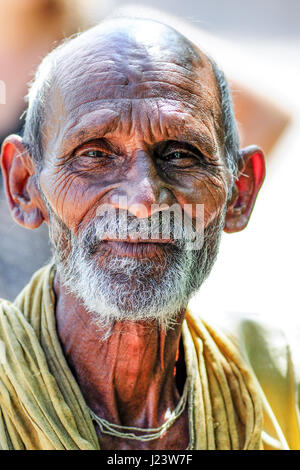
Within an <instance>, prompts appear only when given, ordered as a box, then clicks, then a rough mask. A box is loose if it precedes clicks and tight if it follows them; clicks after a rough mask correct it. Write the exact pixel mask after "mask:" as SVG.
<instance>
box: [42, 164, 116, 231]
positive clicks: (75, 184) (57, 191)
mask: <svg viewBox="0 0 300 470" xmlns="http://www.w3.org/2000/svg"><path fill="white" fill-rule="evenodd" d="M40 184H41V188H42V191H43V192H44V194H45V196H46V198H47V200H48V202H49V204H50V206H51V208H52V210H53V211H54V212H55V214H56V215H57V216H58V217H59V218H60V219H61V220H62V221H63V222H64V224H65V225H66V226H67V227H68V228H69V229H70V230H72V231H73V233H74V234H76V233H77V231H78V229H79V227H80V226H85V225H86V224H87V223H88V222H90V220H91V219H92V218H93V217H94V216H95V214H96V210H97V207H98V205H99V201H100V200H101V198H102V197H103V196H104V195H105V194H106V193H107V191H109V190H110V189H111V187H112V185H111V184H110V183H109V182H108V181H106V180H105V179H103V178H102V180H101V181H99V178H98V179H97V181H92V182H91V181H90V180H88V179H87V178H85V177H83V175H80V174H78V173H76V172H72V173H68V172H66V171H61V172H57V173H56V174H50V172H49V171H47V170H45V171H44V170H43V172H42V174H41V178H40ZM83 221H84V224H83Z"/></svg>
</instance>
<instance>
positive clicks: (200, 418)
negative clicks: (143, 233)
mask: <svg viewBox="0 0 300 470" xmlns="http://www.w3.org/2000/svg"><path fill="white" fill-rule="evenodd" d="M53 277H54V268H53V266H51V265H48V266H46V267H44V268H42V269H41V270H40V271H38V272H37V273H36V274H35V275H34V276H33V278H32V280H31V281H30V283H29V284H28V285H27V286H26V287H25V289H24V290H23V291H22V292H21V293H20V294H19V296H18V297H17V299H16V300H15V301H14V302H13V303H11V302H8V301H5V300H2V301H1V302H0V448H1V449H3V450H4V449H39V450H41V449H58V450H59V449H66V450H69V449H82V450H97V449H100V445H99V441H98V438H97V434H96V431H95V428H94V424H93V422H92V419H91V417H90V414H89V409H88V407H87V404H86V403H85V400H84V398H83V396H82V394H81V391H80V389H79V386H78V385H77V383H76V380H75V378H74V376H73V375H72V372H71V370H70V368H69V366H68V364H67V362H66V359H65V357H64V355H63V351H62V348H61V345H60V342H59V338H58V335H57V331H56V324H55V296H54V291H53V287H52V286H53ZM182 338H183V344H184V354H185V363H186V371H187V379H188V380H189V395H188V415H189V433H190V448H191V449H200V450H201V449H211V450H213V449H224V450H225V449H249V450H250V449H261V448H262V438H261V436H262V429H263V411H262V399H261V392H260V389H259V386H258V385H257V382H256V379H255V377H254V374H253V373H252V372H251V371H250V369H249V367H248V365H246V362H245V361H244V360H243V359H242V358H241V356H240V354H239V352H238V349H237V347H236V346H235V345H234V343H233V342H231V341H230V340H229V339H228V337H227V336H225V335H224V334H222V333H221V332H220V331H217V330H216V329H215V328H212V327H211V326H209V325H208V324H207V323H205V322H204V321H201V320H200V318H199V317H198V316H197V315H196V314H195V313H193V312H191V311H190V310H189V309H188V310H187V314H186V318H185V320H184V322H183V325H182Z"/></svg>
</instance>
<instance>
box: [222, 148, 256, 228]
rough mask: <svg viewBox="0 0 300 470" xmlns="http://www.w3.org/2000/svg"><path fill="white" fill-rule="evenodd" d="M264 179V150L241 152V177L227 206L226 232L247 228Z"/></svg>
mask: <svg viewBox="0 0 300 470" xmlns="http://www.w3.org/2000/svg"><path fill="white" fill-rule="evenodd" d="M264 177H265V161H264V154H263V152H262V150H261V149H260V148H259V147H256V146H254V145H253V146H250V147H246V148H245V149H243V150H241V151H240V163H239V176H238V179H237V180H236V181H235V186H234V189H233V192H232V197H231V199H230V201H229V203H228V205H227V212H226V219H225V227H224V231H225V232H227V233H232V232H239V231H240V230H243V229H244V228H245V227H246V225H247V223H248V221H249V218H250V215H251V212H252V210H253V207H254V203H255V200H256V197H257V194H258V192H259V190H260V188H261V185H262V183H263V180H264Z"/></svg>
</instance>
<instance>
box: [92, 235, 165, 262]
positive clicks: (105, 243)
mask: <svg viewBox="0 0 300 470" xmlns="http://www.w3.org/2000/svg"><path fill="white" fill-rule="evenodd" d="M101 244H102V248H104V249H105V248H106V249H107V250H109V251H110V252H113V253H114V254H115V255H117V256H128V257H132V258H133V257H134V258H138V259H142V258H152V257H157V256H159V257H160V256H162V255H165V254H166V252H167V248H170V245H174V242H173V241H172V240H166V239H162V240H151V241H146V242H145V240H144V241H139V240H138V239H126V240H114V239H106V240H102V242H101Z"/></svg>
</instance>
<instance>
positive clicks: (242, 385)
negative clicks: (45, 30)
mask: <svg viewBox="0 0 300 470" xmlns="http://www.w3.org/2000/svg"><path fill="white" fill-rule="evenodd" d="M2 169H3V174H4V178H5V184H6V192H7V198H8V202H9V206H10V209H11V212H12V216H13V217H14V219H15V220H16V221H17V222H18V223H20V224H21V225H23V226H24V227H27V228H29V229H34V228H36V227H38V226H40V224H42V222H43V221H45V222H46V223H47V224H48V226H49V233H50V237H51V241H52V245H53V252H54V261H53V263H52V264H51V265H49V266H46V267H45V268H43V269H42V270H40V271H39V272H37V273H36V275H35V276H34V277H33V279H32V280H31V282H30V284H29V285H28V286H27V287H26V288H25V289H24V290H23V291H22V292H21V293H20V295H19V296H18V297H17V299H16V300H15V302H14V303H10V302H7V301H2V302H1V304H0V311H1V316H0V363H1V366H0V412H1V414H0V446H1V448H2V449H24V448H25V449H100V448H101V449H153V450H155V449H172V450H174V449H179V450H180V449H262V448H263V446H264V448H272V447H273V448H274V447H275V448H276V446H277V447H280V448H286V447H288V445H292V444H291V443H292V442H294V443H295V442H299V429H298V427H297V426H296V421H293V419H294V418H295V416H296V409H295V411H294V407H293V404H292V403H291V405H290V411H291V415H290V417H289V418H286V421H285V423H287V422H288V423H289V424H290V423H292V425H293V430H294V434H293V439H294V440H292V439H291V441H290V444H288V443H287V436H284V433H283V432H282V429H281V428H280V426H279V424H278V419H279V418H278V417H277V416H274V413H273V412H272V411H271V407H270V405H269V403H268V401H267V399H266V398H265V395H264V394H263V392H262V389H261V387H260V384H259V382H258V381H257V378H256V377H255V373H254V372H255V371H254V370H251V367H250V365H251V364H248V365H247V364H246V359H245V358H244V359H243V358H242V357H241V356H240V354H239V352H238V349H237V348H236V346H235V345H234V343H233V342H232V341H231V339H229V337H228V336H227V335H225V334H223V333H222V332H221V331H219V330H218V329H217V328H215V327H212V326H211V325H208V324H206V323H205V322H203V321H201V320H200V318H199V314H198V312H191V311H190V309H189V308H188V302H189V299H190V298H191V296H192V295H193V294H194V293H195V292H196V291H197V290H198V289H199V287H200V286H201V284H202V282H203V280H204V279H205V278H206V277H207V275H208V274H209V272H210V269H211V267H212V265H213V262H214V260H215V257H216V254H217V250H218V244H219V239H220V234H221V232H222V230H223V229H224V230H226V231H227V232H235V231H238V230H241V229H243V228H244V227H245V225H246V224H247V221H248V219H249V216H250V213H251V210H252V207H253V205H254V201H255V198H256V195H257V193H258V191H259V188H260V186H261V184H262V181H263V178H264V159H263V154H262V151H261V150H260V149H259V148H257V147H255V146H252V147H248V148H246V149H244V150H239V145H238V137H237V132H236V126H235V122H234V118H233V111H232V104H231V99H230V95H229V92H228V87H227V84H226V81H225V79H224V76H223V74H222V73H221V72H220V70H219V69H218V68H217V66H216V65H215V64H214V63H213V62H212V60H210V59H209V58H208V57H206V56H205V54H203V53H202V52H201V51H200V50H199V49H197V48H196V47H195V46H194V45H193V44H191V43H190V42H188V41H187V40H186V39H185V38H184V37H183V36H181V35H180V34H179V33H177V32H176V31H175V30H173V29H172V28H169V27H167V26H165V25H163V24H160V23H156V22H153V21H147V20H133V19H120V20H110V21H107V22H105V23H103V24H101V25H100V26H97V27H95V28H93V29H91V30H89V31H88V32H86V33H84V34H82V35H80V36H78V37H76V38H74V39H72V40H70V41H69V42H67V43H65V44H64V45H63V46H61V47H59V48H58V49H56V50H54V51H53V52H52V53H51V54H50V55H49V56H48V57H46V59H44V61H43V62H42V64H41V66H40V69H39V71H38V74H37V77H36V79H35V81H34V83H33V85H32V87H31V90H30V93H29V106H28V112H27V116H26V125H25V132H24V137H23V139H20V138H18V137H17V136H10V137H8V138H7V139H6V140H5V142H4V144H3V147H2ZM198 206H200V208H202V209H203V210H202V211H201V210H198V209H199V207H198ZM174 207H175V208H177V211H176V210H171V208H173V209H174ZM103 208H105V210H106V212H105V211H104V210H102V209H103ZM109 208H111V209H113V211H111V212H110V211H109V210H108V209H109ZM178 208H179V211H178ZM107 214H108V216H107ZM166 214H167V215H168V216H169V219H167V218H166V217H165V215H166ZM180 214H181V215H182V216H183V217H182V219H180V217H179V215H180ZM166 220H169V227H168V230H165V229H166V226H165V225H166ZM145 221H146V222H147V223H148V222H149V221H150V222H151V229H152V228H153V226H154V227H155V236H153V231H151V233H150V235H149V234H148V236H145V231H143V230H142V228H141V226H142V222H145ZM153 221H154V222H153ZM182 221H183V223H181V222H182ZM185 221H187V222H186V223H185ZM152 222H153V226H152ZM108 226H109V227H108ZM147 227H148V228H149V226H148V225H147ZM147 230H148V229H147ZM147 230H146V232H147ZM147 233H148V232H147ZM192 233H193V234H194V236H195V237H194V238H195V239H196V240H198V241H199V240H200V241H201V243H198V244H197V243H194V244H193V242H191V239H192V237H191V234H192ZM200 235H201V236H200ZM247 325H248V330H249V328H252V330H253V329H254V330H255V328H256V330H255V331H254V333H255V332H256V333H257V338H259V333H260V332H261V331H263V330H262V329H261V328H259V327H257V326H256V325H255V324H252V323H251V322H250V323H249V322H248V323H247ZM247 325H246V326H245V324H244V330H243V331H245V328H246V329H247ZM249 325H250V326H249ZM252 338H253V335H252ZM244 344H246V343H244ZM257 344H258V346H259V341H258V343H257ZM262 344H263V345H264V343H263V342H262ZM246 346H247V347H248V349H247V347H246ZM246 346H245V348H244V349H245V351H244V352H245V353H247V351H248V350H249V347H250V346H249V341H248V343H247V344H246ZM240 347H242V343H240ZM250 349H251V348H250ZM263 349H264V346H262V347H261V348H260V350H261V351H262V352H263ZM258 362H259V360H258ZM250 363H251V357H250ZM252 367H254V369H255V361H253V363H252ZM258 376H259V374H258ZM270 383H271V384H273V382H272V380H271V379H270V381H269V382H268V384H267V385H269V384H270ZM284 383H285V384H286V382H284ZM266 388H267V386H266V387H265V389H266ZM269 388H270V387H269ZM271 388H272V387H271ZM273 388H274V387H273ZM272 390H273V389H272ZM291 390H292V388H291V386H290V388H287V392H286V393H289V392H290V391H291ZM265 392H266V393H268V394H267V398H269V397H271V395H272V394H271V392H270V393H269V392H268V391H266V390H265ZM286 396H287V395H284V396H283V395H281V398H285V397H286ZM291 396H292V395H291ZM263 410H264V412H265V416H267V420H266V421H265V424H263ZM273 411H274V410H273ZM291 416H292V417H291ZM295 419H296V418H295ZM289 420H290V421H289ZM267 432H268V433H269V434H267Z"/></svg>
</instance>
